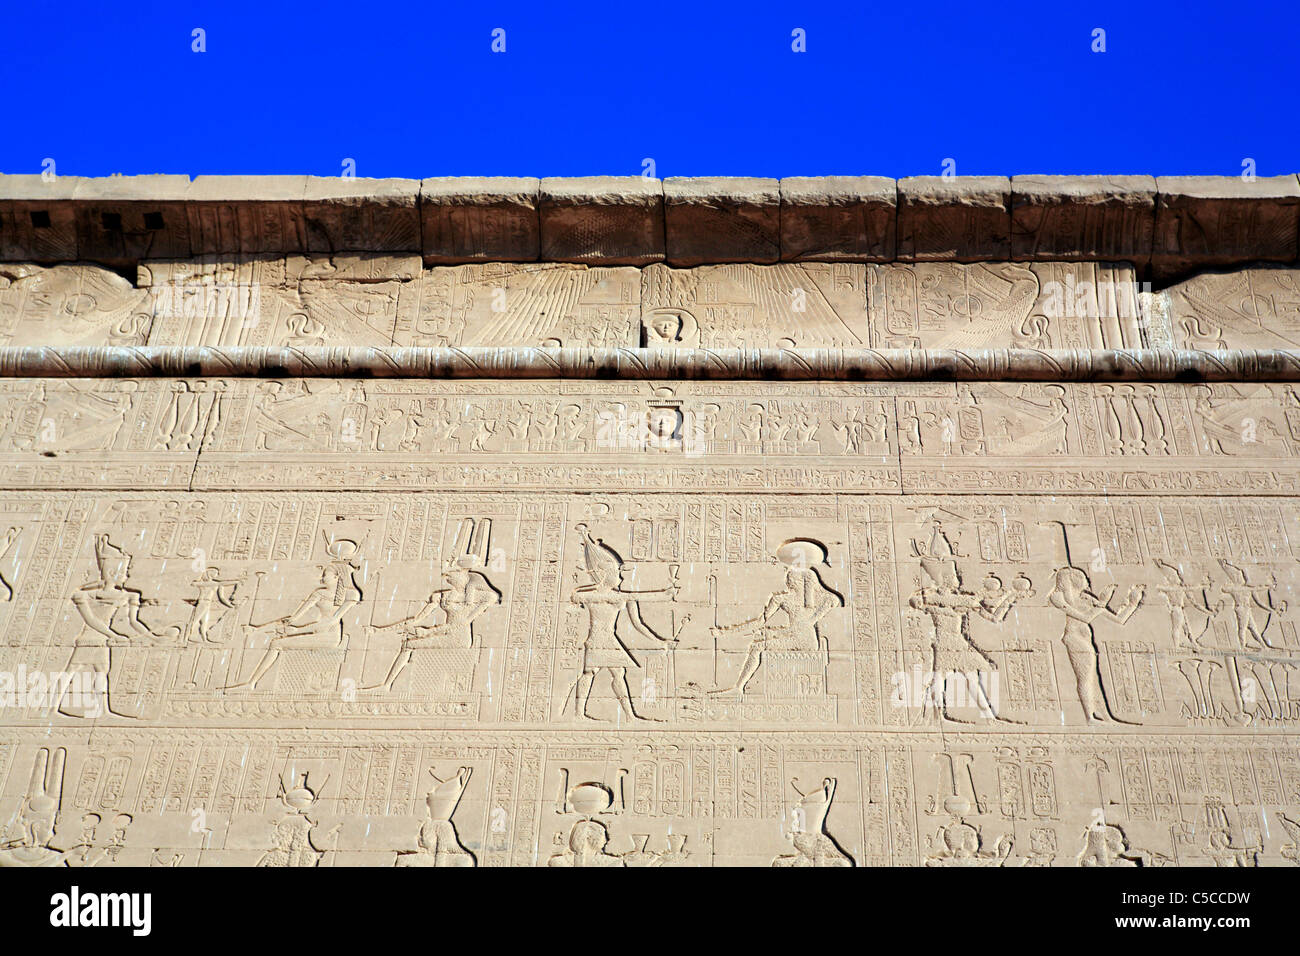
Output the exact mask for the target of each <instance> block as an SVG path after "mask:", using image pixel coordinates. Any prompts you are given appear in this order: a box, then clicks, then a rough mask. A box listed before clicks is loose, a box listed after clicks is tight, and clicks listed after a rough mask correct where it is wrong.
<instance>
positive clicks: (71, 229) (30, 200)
mask: <svg viewBox="0 0 1300 956" xmlns="http://www.w3.org/2000/svg"><path fill="white" fill-rule="evenodd" d="M79 182H81V178H80V177H78V176H58V177H56V178H55V179H53V180H45V179H42V178H41V176H40V175H39V174H31V175H12V176H5V175H0V260H5V261H9V262H19V261H24V260H27V261H35V262H57V261H60V260H64V261H66V260H69V259H75V258H77V217H76V213H75V211H74V208H73V205H72V195H73V193H74V192H75V191H76V188H77V184H78V183H79Z"/></svg>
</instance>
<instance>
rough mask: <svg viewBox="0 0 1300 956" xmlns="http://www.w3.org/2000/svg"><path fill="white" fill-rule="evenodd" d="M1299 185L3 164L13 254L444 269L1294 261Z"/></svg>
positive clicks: (1178, 272) (8, 246)
mask: <svg viewBox="0 0 1300 956" xmlns="http://www.w3.org/2000/svg"><path fill="white" fill-rule="evenodd" d="M1298 233H1300V180H1298V179H1297V177H1296V176H1295V175H1285V176H1274V177H1261V178H1257V179H1254V180H1252V181H1249V182H1247V181H1244V180H1242V179H1241V178H1236V177H1187V176H1171V177H1152V176H1077V177H1067V176H1033V175H1031V176H1014V177H1009V178H1008V177H998V176H971V177H953V178H944V177H929V176H918V177H911V178H906V179H900V180H897V181H895V180H893V179H887V178H882V177H873V176H832V177H820V178H805V177H795V178H788V179H781V180H777V179H759V178H742V177H712V178H699V179H689V178H668V179H664V180H662V181H661V180H658V179H647V178H643V177H640V176H627V177H578V178H548V179H533V178H507V177H464V178H459V177H450V178H437V179H425V180H422V181H421V180H413V179H412V180H406V179H355V178H351V179H350V178H326V177H313V176H200V177H198V178H196V179H194V180H193V181H191V180H190V179H189V178H188V177H187V176H166V175H158V176H129V177H128V176H111V177H105V178H98V179H93V178H81V177H69V176H60V177H58V178H56V179H52V180H49V181H47V180H45V179H43V178H42V177H41V176H39V175H9V176H0V261H11V262H12V261H34V262H59V261H72V260H84V261H93V262H103V263H106V264H110V265H114V266H123V265H127V264H130V263H134V262H138V261H140V260H142V259H151V258H187V257H191V256H204V255H229V254H237V253H282V254H283V253H333V252H389V253H419V254H421V255H423V257H424V259H425V261H426V262H427V263H429V264H440V263H442V264H446V263H459V262H491V261H506V262H530V261H539V260H541V261H555V262H580V263H587V264H591V265H616V264H621V265H645V264H648V263H652V262H667V263H668V264H670V265H682V266H686V265H699V264H704V263H714V262H764V263H772V262H778V261H829V262H890V261H903V262H923V261H942V260H950V261H962V262H974V261H985V260H1008V259H1013V260H1019V261H1044V260H1098V261H1115V260H1125V261H1131V262H1133V263H1135V264H1136V265H1137V266H1138V268H1139V269H1140V270H1141V271H1142V273H1143V275H1147V276H1151V277H1154V278H1155V279H1157V280H1159V281H1166V280H1170V279H1174V278H1178V277H1181V276H1184V275H1187V274H1189V273H1191V272H1193V271H1196V270H1198V269H1203V268H1223V267H1231V266H1235V265H1241V264H1244V263H1248V262H1284V263H1286V262H1294V261H1296V260H1297V236H1298Z"/></svg>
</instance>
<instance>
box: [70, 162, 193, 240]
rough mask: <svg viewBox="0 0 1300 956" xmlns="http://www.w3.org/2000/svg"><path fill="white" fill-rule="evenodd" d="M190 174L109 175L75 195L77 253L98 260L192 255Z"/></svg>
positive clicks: (87, 181)
mask: <svg viewBox="0 0 1300 956" xmlns="http://www.w3.org/2000/svg"><path fill="white" fill-rule="evenodd" d="M189 186H190V179H189V177H188V176H161V175H160V176H104V177H99V178H93V179H91V178H88V179H82V180H81V181H80V182H79V183H78V184H77V187H76V189H75V190H74V191H73V194H72V199H73V204H74V206H75V207H76V223H77V251H78V255H79V256H80V257H81V258H84V259H93V260H95V261H98V262H115V261H134V260H137V259H143V258H146V257H150V256H188V255H189V254H190V250H191V245H190V228H189V220H188V217H187V216H186V213H185V197H186V193H187V191H188V190H189Z"/></svg>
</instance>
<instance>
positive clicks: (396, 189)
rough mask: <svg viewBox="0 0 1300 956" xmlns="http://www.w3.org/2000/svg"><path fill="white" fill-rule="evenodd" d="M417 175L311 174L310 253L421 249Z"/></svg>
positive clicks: (307, 196)
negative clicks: (413, 176) (414, 176)
mask: <svg viewBox="0 0 1300 956" xmlns="http://www.w3.org/2000/svg"><path fill="white" fill-rule="evenodd" d="M419 203H420V183H419V181H418V180H415V179H359V178H356V177H350V176H309V177H308V178H307V187H306V190H305V191H304V194H303V215H304V216H305V218H306V222H307V250H308V251H309V252H339V251H354V252H418V251H419V249H420V209H419Z"/></svg>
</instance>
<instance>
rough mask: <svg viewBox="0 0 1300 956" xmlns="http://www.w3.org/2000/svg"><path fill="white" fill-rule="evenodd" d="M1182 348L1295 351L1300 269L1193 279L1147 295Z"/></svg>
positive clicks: (1155, 314) (1157, 316)
mask: <svg viewBox="0 0 1300 956" xmlns="http://www.w3.org/2000/svg"><path fill="white" fill-rule="evenodd" d="M1148 301H1149V303H1150V305H1151V314H1152V317H1153V320H1162V321H1163V322H1164V323H1165V324H1166V325H1167V326H1168V327H1169V329H1170V330H1171V334H1172V341H1171V343H1170V344H1171V345H1173V346H1174V347H1175V348H1180V349H1209V350H1213V351H1218V350H1220V349H1294V348H1296V347H1297V344H1298V343H1300V269H1297V268H1294V267H1290V266H1284V265H1276V266H1263V267H1260V268H1255V269H1238V270H1234V271H1231V272H1221V273H1216V272H1209V273H1204V274H1202V275H1197V276H1193V277H1192V278H1190V279H1187V280H1186V281H1184V282H1180V283H1178V284H1176V285H1173V286H1170V287H1169V288H1167V289H1164V290H1163V291H1160V292H1155V293H1152V294H1151V295H1150V296H1149V297H1148Z"/></svg>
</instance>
